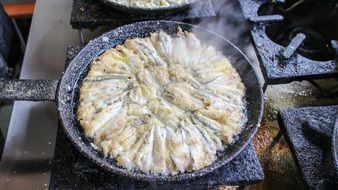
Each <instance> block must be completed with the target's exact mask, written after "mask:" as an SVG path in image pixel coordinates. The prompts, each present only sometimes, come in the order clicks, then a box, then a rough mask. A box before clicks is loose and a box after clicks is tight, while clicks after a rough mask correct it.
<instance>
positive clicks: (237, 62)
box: [0, 21, 263, 182]
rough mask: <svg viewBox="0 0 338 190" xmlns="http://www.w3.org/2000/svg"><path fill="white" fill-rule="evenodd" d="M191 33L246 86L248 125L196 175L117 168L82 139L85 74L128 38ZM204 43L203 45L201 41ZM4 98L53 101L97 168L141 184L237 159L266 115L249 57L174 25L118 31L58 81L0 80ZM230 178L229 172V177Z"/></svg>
mask: <svg viewBox="0 0 338 190" xmlns="http://www.w3.org/2000/svg"><path fill="white" fill-rule="evenodd" d="M179 27H180V28H182V29H183V30H185V31H190V32H193V33H194V34H195V35H196V36H197V37H198V38H201V39H203V40H204V41H206V42H207V43H209V44H212V45H214V46H216V47H218V48H220V49H222V50H223V53H224V55H225V56H227V57H228V58H229V59H230V61H231V63H232V64H233V66H234V67H235V68H236V70H237V72H238V73H239V75H240V77H241V79H242V82H243V83H244V85H245V87H246V102H247V110H246V111H247V117H248V122H247V124H246V125H245V126H244V128H243V131H242V132H241V133H240V134H239V135H238V136H237V138H236V140H235V142H234V143H233V144H231V145H229V146H228V147H227V148H226V149H225V150H224V151H222V152H219V154H218V157H217V159H216V160H215V162H214V163H213V164H212V165H210V166H207V167H205V168H203V169H200V170H198V171H194V172H188V173H180V174H177V175H171V176H162V175H155V174H150V173H142V172H140V171H129V170H127V169H124V168H122V167H119V166H117V165H116V164H115V162H114V160H112V159H110V158H106V157H104V156H103V155H102V154H101V153H100V152H98V151H97V150H96V149H94V148H93V147H92V146H91V145H90V144H91V140H90V139H88V138H86V137H85V136H84V133H83V130H82V128H81V126H79V124H78V122H77V119H76V107H77V102H78V93H77V92H78V88H79V86H80V85H81V82H82V78H83V77H84V76H85V75H86V73H87V71H88V68H89V65H90V63H91V62H92V61H93V60H94V59H95V58H96V57H98V56H100V55H101V54H102V53H104V52H105V51H106V50H108V49H111V48H114V47H115V46H116V45H118V44H122V43H124V41H125V40H127V39H130V38H136V37H146V36H149V34H150V33H153V32H158V31H164V32H166V33H168V34H173V35H174V34H176V33H177V29H178V28H179ZM203 40H202V41H203ZM0 100H29V101H43V100H51V101H54V102H55V103H56V105H57V110H58V115H59V118H60V121H61V124H62V126H63V128H64V131H65V133H66V134H67V136H68V137H69V139H70V140H71V142H72V143H73V144H74V145H75V146H76V147H77V148H78V150H79V151H80V152H81V153H82V154H83V155H85V156H86V157H87V158H89V160H91V161H93V162H95V163H96V164H97V165H98V166H99V167H101V168H103V169H105V170H107V171H110V172H112V173H115V174H120V175H124V176H128V177H131V178H134V179H137V180H142V181H157V182H158V181H179V180H185V179H192V178H194V177H199V176H202V175H205V174H207V173H209V172H211V171H213V170H215V169H217V168H219V167H221V166H223V165H225V164H227V163H228V162H230V161H231V160H233V159H234V158H235V157H236V156H237V155H238V154H239V153H240V152H241V151H242V150H243V149H245V148H246V146H247V145H248V144H249V143H250V142H251V140H252V138H253V136H254V135H255V133H256V131H257V128H258V126H259V124H260V121H261V117H262V112H263V92H262V88H261V84H260V81H259V79H258V76H257V73H256V72H255V70H254V69H253V67H252V65H251V64H250V62H249V61H248V59H247V58H246V56H245V55H244V54H243V53H242V52H241V51H240V50H239V49H238V48H237V47H236V46H235V45H233V44H232V43H231V42H230V41H228V40H226V39H224V38H222V37H220V36H219V35H217V34H215V33H213V32H211V31H209V30H207V29H203V28H200V27H197V26H194V25H190V24H186V23H180V22H173V21H145V22H138V23H133V24H129V25H125V26H123V27H120V28H117V29H114V30H112V31H111V32H108V33H106V34H103V35H102V36H101V37H99V38H97V39H95V40H93V41H91V42H90V43H89V44H88V45H86V47H85V48H84V49H82V51H81V52H80V53H79V54H78V55H77V56H76V57H75V58H74V59H73V60H72V62H71V63H70V64H69V66H68V68H67V70H66V71H65V73H64V75H63V76H62V77H61V78H60V80H59V81H57V80H55V81H45V80H15V81H13V80H0ZM229 175H231V174H229Z"/></svg>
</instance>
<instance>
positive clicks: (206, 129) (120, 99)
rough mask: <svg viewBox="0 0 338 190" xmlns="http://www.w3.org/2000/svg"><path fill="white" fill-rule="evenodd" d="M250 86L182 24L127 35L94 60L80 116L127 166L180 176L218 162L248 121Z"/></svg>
mask: <svg viewBox="0 0 338 190" xmlns="http://www.w3.org/2000/svg"><path fill="white" fill-rule="evenodd" d="M244 93H245V88H244V85H243V83H242V82H241V79H240V76H239V75H238V73H237V72H236V70H235V69H234V68H233V66H232V65H231V63H230V62H229V60H228V59H227V58H226V57H225V56H224V55H223V53H221V52H219V51H217V50H216V49H215V48H214V47H213V46H210V45H207V44H203V43H201V42H200V40H198V39H197V38H196V36H195V35H194V34H193V33H188V32H182V31H181V30H179V32H178V34H177V36H175V37H171V36H169V35H167V34H166V33H164V32H159V33H152V34H151V36H150V37H148V38H136V39H129V40H126V41H125V43H124V44H123V45H118V46H116V47H115V48H113V49H110V50H108V51H106V52H105V53H104V54H103V55H101V56H99V57H98V58H97V59H96V60H94V61H93V62H92V63H91V67H90V71H89V73H88V75H87V76H86V78H85V79H84V82H83V84H82V86H81V89H80V102H79V107H78V110H77V117H78V120H79V122H80V124H81V126H82V127H83V129H84V132H85V135H86V136H87V137H90V138H92V139H94V144H95V145H96V146H97V147H98V149H99V150H100V151H102V152H103V153H104V154H105V155H106V156H110V157H111V158H113V159H115V160H117V164H118V165H120V166H122V167H124V168H127V169H128V170H135V169H136V170H141V171H143V172H145V173H149V172H151V173H157V174H162V175H175V174H177V173H179V172H181V173H184V172H187V171H188V172H189V171H195V170H199V169H201V168H204V167H206V166H209V165H211V164H212V163H213V162H214V161H215V159H216V152H217V151H219V150H223V149H224V146H225V145H227V144H230V143H232V142H233V137H234V136H235V135H237V134H239V133H240V132H241V127H242V126H243V124H244V123H245V122H246V116H245V114H244V111H243V110H244V109H245V105H244V100H243V99H244Z"/></svg>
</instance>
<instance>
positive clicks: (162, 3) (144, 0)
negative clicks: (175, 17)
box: [109, 0, 191, 8]
mask: <svg viewBox="0 0 338 190" xmlns="http://www.w3.org/2000/svg"><path fill="white" fill-rule="evenodd" d="M109 1H112V2H114V3H118V4H122V5H126V6H130V7H142V8H156V7H170V6H177V5H181V4H186V3H189V2H190V1H191V0H109Z"/></svg>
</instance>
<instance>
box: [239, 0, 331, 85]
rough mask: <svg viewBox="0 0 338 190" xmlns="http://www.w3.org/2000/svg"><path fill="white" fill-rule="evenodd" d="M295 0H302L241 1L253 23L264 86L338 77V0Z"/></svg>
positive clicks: (247, 16)
mask: <svg viewBox="0 0 338 190" xmlns="http://www.w3.org/2000/svg"><path fill="white" fill-rule="evenodd" d="M330 1H331V0H330ZM335 1H336V0H335ZM271 2H275V3H271ZM292 2H293V3H295V2H298V1H295V0H293V1H290V0H289V1H288V0H273V1H271V0H240V3H241V7H242V10H243V13H244V16H245V17H246V18H247V19H248V20H249V21H251V24H252V29H251V35H252V39H253V42H254V45H255V46H254V47H255V48H256V52H257V55H258V58H259V61H260V66H261V69H262V73H263V76H264V79H265V84H264V88H266V87H267V86H268V85H274V84H285V83H289V82H293V81H302V80H308V81H311V80H314V79H322V78H331V77H337V76H338V75H337V74H338V64H337V63H338V58H337V55H338V45H337V44H338V43H336V42H335V41H333V42H331V41H332V40H337V39H338V25H337V24H336V23H337V20H338V11H337V10H336V9H337V6H335V5H336V4H337V1H336V3H333V4H332V2H331V3H330V2H329V3H328V2H327V1H319V0H306V1H304V2H302V3H299V4H297V5H296V4H292ZM283 3H285V4H283ZM291 7H293V8H291ZM335 44H336V45H335Z"/></svg>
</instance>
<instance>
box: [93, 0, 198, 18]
mask: <svg viewBox="0 0 338 190" xmlns="http://www.w3.org/2000/svg"><path fill="white" fill-rule="evenodd" d="M96 1H100V2H102V3H103V4H105V5H107V6H109V7H111V8H113V9H115V10H117V11H122V12H126V13H130V14H140V15H141V14H143V15H149V14H152V15H161V14H170V13H175V12H178V11H185V10H188V9H189V7H193V6H196V5H197V4H198V3H199V1H203V0H190V2H189V3H183V4H180V5H176V6H169V7H154V8H147V7H144V8H143V7H133V6H127V5H123V4H120V3H115V2H112V1H110V0H96Z"/></svg>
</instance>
